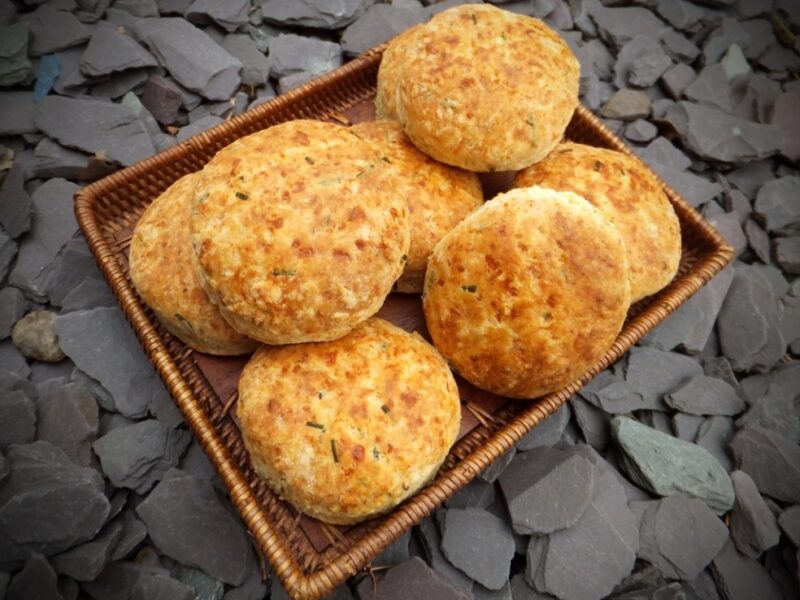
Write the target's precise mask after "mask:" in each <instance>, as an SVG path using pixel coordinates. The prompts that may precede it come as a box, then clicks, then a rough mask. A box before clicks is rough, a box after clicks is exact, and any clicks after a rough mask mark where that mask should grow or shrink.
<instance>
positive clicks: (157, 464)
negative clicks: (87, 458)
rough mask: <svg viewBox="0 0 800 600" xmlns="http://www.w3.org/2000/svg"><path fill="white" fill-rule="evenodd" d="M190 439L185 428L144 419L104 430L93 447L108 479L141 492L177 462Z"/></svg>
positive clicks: (115, 483) (116, 484)
mask: <svg viewBox="0 0 800 600" xmlns="http://www.w3.org/2000/svg"><path fill="white" fill-rule="evenodd" d="M190 441H191V436H190V434H189V433H188V432H187V431H183V430H180V429H171V428H170V427H168V426H167V425H165V424H164V423H162V422H160V421H156V420H154V419H148V420H145V421H140V422H139V423H136V424H135V425H131V426H129V427H121V428H119V429H114V430H112V431H110V432H108V433H107V434H106V435H104V436H103V437H101V438H100V439H98V440H97V441H96V442H95V443H94V451H95V452H96V453H97V456H98V458H99V459H100V464H101V465H102V467H103V472H104V473H105V474H106V476H107V477H108V478H109V479H110V480H111V483H113V484H114V485H115V486H116V487H124V488H130V489H132V490H134V491H136V492H137V493H139V494H143V493H145V492H147V491H148V490H150V488H152V487H153V486H154V485H155V484H156V483H157V482H158V481H160V480H161V478H162V476H163V475H164V473H165V472H166V471H167V470H168V469H170V468H172V467H175V466H177V464H178V460H179V459H180V457H181V455H182V454H183V453H184V451H185V450H186V447H187V446H188V445H189V442H190Z"/></svg>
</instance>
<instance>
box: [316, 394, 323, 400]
mask: <svg viewBox="0 0 800 600" xmlns="http://www.w3.org/2000/svg"><path fill="white" fill-rule="evenodd" d="M317 398H319V399H320V400H322V392H317Z"/></svg>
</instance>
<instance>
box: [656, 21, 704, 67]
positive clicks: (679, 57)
mask: <svg viewBox="0 0 800 600" xmlns="http://www.w3.org/2000/svg"><path fill="white" fill-rule="evenodd" d="M661 43H662V44H663V46H664V49H665V50H666V51H667V54H669V55H670V56H671V57H672V58H673V59H675V60H676V61H679V62H685V63H691V62H694V59H695V58H697V57H698V56H699V55H700V48H698V47H697V46H695V44H694V43H693V42H692V41H690V40H689V39H688V38H687V37H686V36H685V35H683V34H681V33H679V32H677V31H673V30H671V29H670V30H668V31H666V32H664V33H663V34H662V35H661Z"/></svg>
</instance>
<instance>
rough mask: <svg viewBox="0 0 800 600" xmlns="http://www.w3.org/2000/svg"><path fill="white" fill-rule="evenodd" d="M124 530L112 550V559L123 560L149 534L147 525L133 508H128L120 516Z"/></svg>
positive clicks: (119, 520)
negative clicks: (137, 516) (138, 517)
mask: <svg viewBox="0 0 800 600" xmlns="http://www.w3.org/2000/svg"><path fill="white" fill-rule="evenodd" d="M118 522H119V523H120V525H121V527H122V530H121V533H120V537H119V540H117V543H116V545H115V546H114V548H113V549H112V552H111V560H122V559H124V558H126V557H127V556H128V555H129V554H131V553H132V552H133V551H134V550H136V548H137V547H138V546H139V544H141V543H142V541H143V540H144V538H145V537H146V536H147V527H146V526H145V524H144V523H143V522H142V521H140V520H139V519H137V518H136V515H135V514H134V512H133V511H132V510H126V511H125V512H123V513H122V515H121V516H120V517H119V519H118Z"/></svg>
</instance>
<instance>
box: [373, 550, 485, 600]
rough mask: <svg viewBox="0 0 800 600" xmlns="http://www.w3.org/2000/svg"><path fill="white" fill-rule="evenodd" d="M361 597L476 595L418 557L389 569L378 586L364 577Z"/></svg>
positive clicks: (452, 599)
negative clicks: (457, 585) (458, 585)
mask: <svg viewBox="0 0 800 600" xmlns="http://www.w3.org/2000/svg"><path fill="white" fill-rule="evenodd" d="M358 597H359V599H360V600H405V599H410V598H436V599H437V600H467V599H468V598H471V597H472V594H468V593H467V592H466V591H464V590H461V589H459V588H457V587H455V586H454V585H453V584H452V583H451V582H450V581H448V580H447V579H445V577H444V575H442V574H440V573H438V572H437V571H434V570H433V569H431V568H430V567H429V566H428V565H426V564H425V563H424V562H423V561H422V559H420V558H417V557H416V556H415V557H414V558H411V559H409V560H407V561H405V562H403V563H400V564H399V565H397V566H396V567H392V568H391V569H389V570H388V571H387V572H386V576H385V577H384V578H383V579H381V580H380V582H378V584H377V586H376V587H373V586H372V581H371V580H370V578H369V577H367V578H366V579H364V580H363V581H362V583H361V584H360V585H359V586H358Z"/></svg>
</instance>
